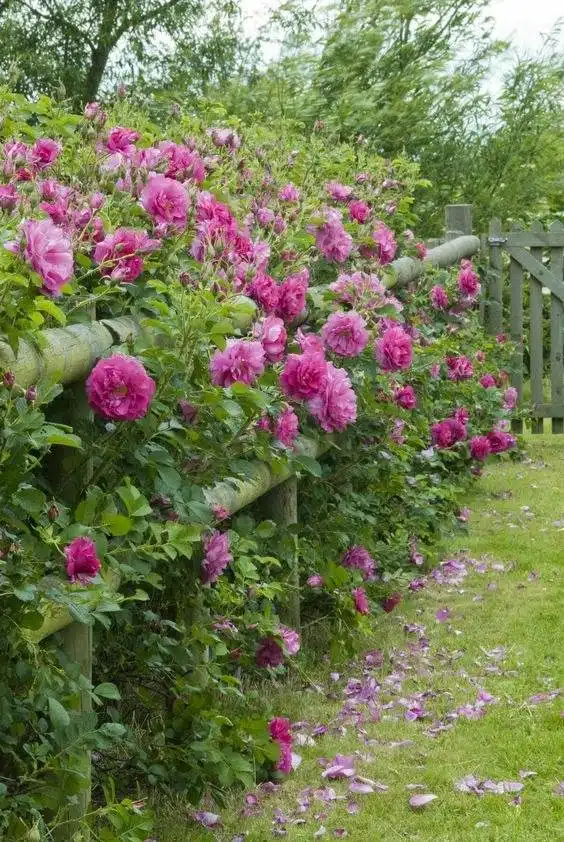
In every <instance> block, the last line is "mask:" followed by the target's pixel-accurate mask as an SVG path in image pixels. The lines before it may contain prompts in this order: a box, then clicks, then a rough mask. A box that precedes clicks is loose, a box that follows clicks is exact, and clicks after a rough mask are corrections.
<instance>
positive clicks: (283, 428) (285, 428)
mask: <svg viewBox="0 0 564 842" xmlns="http://www.w3.org/2000/svg"><path fill="white" fill-rule="evenodd" d="M299 431H300V422H299V419H298V416H297V415H296V413H295V412H294V410H293V409H290V407H287V408H286V409H284V410H283V412H282V413H281V414H280V415H279V416H278V418H277V419H276V424H275V426H274V437H275V438H276V439H277V440H278V441H279V442H280V443H281V444H283V445H285V447H293V446H294V443H295V441H296V439H297V437H298V434H299Z"/></svg>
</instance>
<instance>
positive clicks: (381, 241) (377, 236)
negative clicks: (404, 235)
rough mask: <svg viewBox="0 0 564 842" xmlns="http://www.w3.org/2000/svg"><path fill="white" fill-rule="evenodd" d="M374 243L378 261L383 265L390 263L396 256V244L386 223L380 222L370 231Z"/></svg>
mask: <svg viewBox="0 0 564 842" xmlns="http://www.w3.org/2000/svg"><path fill="white" fill-rule="evenodd" d="M372 236H373V238H374V241H375V243H376V250H377V257H378V260H379V261H380V263H381V264H382V265H383V266H384V265H385V264H386V263H391V262H392V260H393V259H394V257H395V256H396V249H397V244H396V241H395V239H394V234H393V232H392V231H390V229H389V228H388V226H387V225H384V223H383V222H380V224H379V225H378V227H377V228H376V230H375V231H374V232H373V233H372Z"/></svg>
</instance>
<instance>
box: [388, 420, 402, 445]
mask: <svg viewBox="0 0 564 842" xmlns="http://www.w3.org/2000/svg"><path fill="white" fill-rule="evenodd" d="M404 429H405V421H402V419H401V418H396V420H395V421H394V428H393V430H392V432H391V433H390V438H391V440H392V441H393V442H395V443H396V444H404V443H405V436H404V434H403V431H404Z"/></svg>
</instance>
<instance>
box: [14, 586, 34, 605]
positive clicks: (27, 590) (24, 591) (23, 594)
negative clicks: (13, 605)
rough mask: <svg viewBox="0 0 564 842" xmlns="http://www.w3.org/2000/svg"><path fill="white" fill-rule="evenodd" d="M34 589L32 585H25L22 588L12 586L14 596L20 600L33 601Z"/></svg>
mask: <svg viewBox="0 0 564 842" xmlns="http://www.w3.org/2000/svg"><path fill="white" fill-rule="evenodd" d="M35 594H36V590H35V587H34V586H33V585H25V586H24V587H23V588H14V596H15V597H17V598H18V599H19V600H20V602H33V600H34V599H35Z"/></svg>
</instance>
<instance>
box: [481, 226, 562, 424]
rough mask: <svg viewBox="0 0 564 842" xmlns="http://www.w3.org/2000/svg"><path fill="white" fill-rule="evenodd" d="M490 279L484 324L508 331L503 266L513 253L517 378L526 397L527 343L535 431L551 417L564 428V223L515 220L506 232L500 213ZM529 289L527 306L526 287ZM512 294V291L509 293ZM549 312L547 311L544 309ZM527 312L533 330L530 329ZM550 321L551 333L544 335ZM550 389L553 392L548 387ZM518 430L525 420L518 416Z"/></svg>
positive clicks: (492, 330)
mask: <svg viewBox="0 0 564 842" xmlns="http://www.w3.org/2000/svg"><path fill="white" fill-rule="evenodd" d="M487 242H488V246H489V262H490V279H489V283H488V289H487V293H486V300H485V303H484V304H485V306H484V315H485V325H486V329H487V331H488V332H489V333H490V334H493V335H496V334H500V333H503V332H504V329H505V328H506V326H507V312H506V311H507V307H505V306H504V304H505V302H504V294H503V293H504V282H503V280H504V274H505V273H504V267H505V265H506V263H507V260H504V257H506V258H507V257H508V258H509V260H508V263H509V267H508V274H509V308H508V309H509V332H510V335H511V339H512V340H513V341H514V342H515V344H516V350H515V354H514V357H513V363H512V372H511V377H512V383H513V385H514V386H515V387H516V388H517V391H518V393H519V400H520V404H521V405H522V406H523V405H524V403H525V400H524V395H523V383H524V374H525V366H524V350H525V348H526V347H528V356H529V366H528V368H529V375H530V410H531V415H532V424H531V426H532V432H533V433H541V432H542V431H543V429H544V419H545V418H551V419H552V432H553V433H563V432H564V363H563V350H564V335H563V328H564V320H563V319H564V226H563V225H562V224H561V223H560V222H554V223H553V224H552V225H551V226H550V227H549V228H548V229H547V230H545V229H544V228H543V226H542V224H541V223H540V222H539V223H535V224H534V225H532V226H531V229H530V230H529V231H524V230H523V229H522V228H520V227H519V226H514V227H513V228H512V229H511V230H510V231H509V232H507V233H504V232H503V230H502V227H501V223H500V221H499V220H498V219H494V220H492V222H491V224H490V230H489V236H488V238H487ZM526 292H528V293H529V296H528V308H525V293H526ZM505 298H507V296H505ZM545 314H546V315H545ZM525 315H528V330H525V319H524V317H525ZM545 325H547V327H548V325H549V328H548V330H547V332H548V334H549V338H547V340H548V341H547V340H545ZM547 347H548V348H549V359H548V360H547V361H546V362H547V363H548V368H549V369H550V390H549V389H548V387H547V386H546V380H545V369H546V368H547V366H546V364H545V349H547ZM548 391H550V397H548V396H547V392H548ZM513 427H514V429H515V431H516V432H522V429H523V422H522V421H514V422H513Z"/></svg>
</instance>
